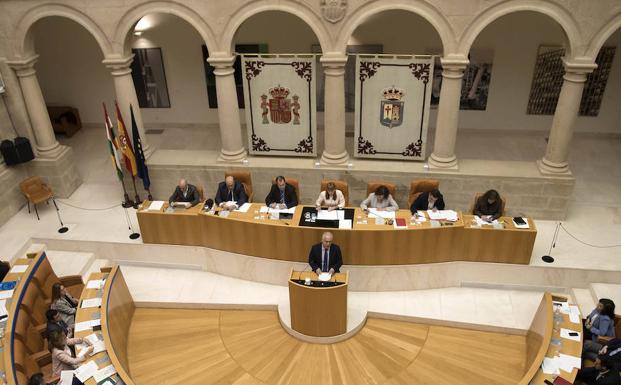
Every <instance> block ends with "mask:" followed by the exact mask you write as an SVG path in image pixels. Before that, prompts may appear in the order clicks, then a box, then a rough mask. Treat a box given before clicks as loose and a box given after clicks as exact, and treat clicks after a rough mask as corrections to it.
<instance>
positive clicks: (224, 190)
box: [216, 182, 248, 206]
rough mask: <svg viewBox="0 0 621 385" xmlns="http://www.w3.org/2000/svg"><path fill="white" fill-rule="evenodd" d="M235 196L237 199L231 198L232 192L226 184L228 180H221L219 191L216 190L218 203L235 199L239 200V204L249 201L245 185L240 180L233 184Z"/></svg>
mask: <svg viewBox="0 0 621 385" xmlns="http://www.w3.org/2000/svg"><path fill="white" fill-rule="evenodd" d="M233 198H235V199H231V193H230V192H229V188H228V187H227V186H226V182H220V184H219V185H218V191H216V204H218V205H219V204H220V203H222V202H228V201H230V200H235V201H237V205H238V206H241V205H243V204H244V203H246V202H248V197H247V196H246V191H245V190H244V185H242V184H241V183H239V182H235V184H234V185H233Z"/></svg>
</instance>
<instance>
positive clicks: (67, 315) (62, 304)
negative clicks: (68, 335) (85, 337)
mask: <svg viewBox="0 0 621 385" xmlns="http://www.w3.org/2000/svg"><path fill="white" fill-rule="evenodd" d="M77 307H78V300H77V299H75V298H73V297H72V296H71V294H69V293H68V292H67V291H66V290H65V287H64V286H63V285H61V284H60V283H55V284H54V285H53V286H52V305H51V306H50V309H52V310H57V311H58V313H59V314H60V318H61V319H62V320H63V321H65V323H66V324H67V326H68V327H69V329H73V325H74V324H75V311H76V308H77Z"/></svg>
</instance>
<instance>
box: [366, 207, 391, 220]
mask: <svg viewBox="0 0 621 385" xmlns="http://www.w3.org/2000/svg"><path fill="white" fill-rule="evenodd" d="M369 218H384V219H395V212H394V211H384V210H378V209H371V208H370V209H369Z"/></svg>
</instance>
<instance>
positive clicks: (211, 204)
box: [205, 198, 213, 209]
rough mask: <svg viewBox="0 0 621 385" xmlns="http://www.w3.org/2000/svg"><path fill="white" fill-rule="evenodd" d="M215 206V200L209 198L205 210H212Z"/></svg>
mask: <svg viewBox="0 0 621 385" xmlns="http://www.w3.org/2000/svg"><path fill="white" fill-rule="evenodd" d="M212 206H213V199H211V198H209V199H207V200H206V201H205V208H206V209H211V207H212Z"/></svg>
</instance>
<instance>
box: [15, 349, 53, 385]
mask: <svg viewBox="0 0 621 385" xmlns="http://www.w3.org/2000/svg"><path fill="white" fill-rule="evenodd" d="M13 353H14V360H15V369H16V370H17V371H18V372H21V373H22V374H23V375H24V376H26V377H27V378H30V377H32V375H33V374H35V373H42V374H43V378H44V379H45V382H46V383H56V382H58V380H59V378H58V377H55V378H54V377H52V362H51V360H50V362H47V361H48V358H47V357H46V358H43V359H42V360H39V361H37V360H35V359H34V358H33V357H32V356H31V355H30V354H28V351H27V349H26V346H25V345H24V343H23V342H22V341H20V340H19V339H17V338H15V339H14V340H13ZM19 384H20V385H21V384H22V383H21V382H20V383H19Z"/></svg>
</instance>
